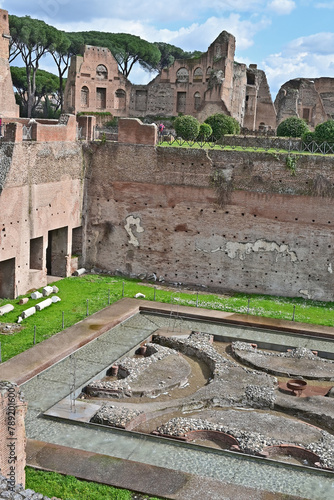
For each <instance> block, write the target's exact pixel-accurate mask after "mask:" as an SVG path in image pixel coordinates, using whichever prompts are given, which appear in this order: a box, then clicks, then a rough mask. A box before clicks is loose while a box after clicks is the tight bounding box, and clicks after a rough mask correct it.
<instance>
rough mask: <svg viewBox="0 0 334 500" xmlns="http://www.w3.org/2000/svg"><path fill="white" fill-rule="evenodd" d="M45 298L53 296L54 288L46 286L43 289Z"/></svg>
mask: <svg viewBox="0 0 334 500" xmlns="http://www.w3.org/2000/svg"><path fill="white" fill-rule="evenodd" d="M42 293H43V297H48V296H49V295H51V293H53V287H52V286H45V287H44V288H43V291H42Z"/></svg>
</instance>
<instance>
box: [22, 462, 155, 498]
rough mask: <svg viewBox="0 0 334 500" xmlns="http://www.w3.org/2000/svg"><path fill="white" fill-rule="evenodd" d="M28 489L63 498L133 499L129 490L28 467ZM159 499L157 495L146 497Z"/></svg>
mask: <svg viewBox="0 0 334 500" xmlns="http://www.w3.org/2000/svg"><path fill="white" fill-rule="evenodd" d="M25 487H26V489H28V488H29V489H32V490H34V491H36V492H38V493H42V495H45V496H48V497H50V498H51V497H53V496H54V497H57V498H61V499H62V500H131V499H132V498H133V495H132V493H131V492H130V491H128V490H123V489H118V488H114V487H113V486H106V485H104V484H98V483H92V482H88V481H81V480H79V479H76V478H75V477H73V476H62V475H61V474H57V473H56V472H44V471H39V470H35V469H33V468H31V467H26V485H25ZM144 498H147V499H148V498H149V499H150V500H158V499H157V498H156V497H153V498H152V497H146V496H145V497H144Z"/></svg>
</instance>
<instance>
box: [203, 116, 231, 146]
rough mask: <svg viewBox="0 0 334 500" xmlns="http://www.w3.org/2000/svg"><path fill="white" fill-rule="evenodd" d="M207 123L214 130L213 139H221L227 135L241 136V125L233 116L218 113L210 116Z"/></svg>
mask: <svg viewBox="0 0 334 500" xmlns="http://www.w3.org/2000/svg"><path fill="white" fill-rule="evenodd" d="M205 123H207V124H208V125H210V127H211V128H212V137H213V138H214V139H216V140H218V139H221V138H222V137H223V136H224V135H226V134H239V133H240V125H239V123H238V122H237V120H236V119H235V118H232V116H227V115H224V114H223V113H216V114H215V115H211V116H209V117H208V118H207V119H206V120H205Z"/></svg>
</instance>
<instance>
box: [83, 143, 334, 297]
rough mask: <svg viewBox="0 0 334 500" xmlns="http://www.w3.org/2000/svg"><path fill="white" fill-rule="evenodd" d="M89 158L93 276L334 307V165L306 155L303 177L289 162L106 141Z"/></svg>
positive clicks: (87, 248) (87, 247) (88, 260)
mask: <svg viewBox="0 0 334 500" xmlns="http://www.w3.org/2000/svg"><path fill="white" fill-rule="evenodd" d="M84 156H85V163H86V168H87V199H86V206H87V217H86V227H85V231H84V234H85V237H84V257H85V265H86V267H87V268H89V266H91V267H93V266H95V267H97V268H100V269H104V270H109V271H111V272H118V271H120V272H122V273H125V274H127V275H130V276H131V275H132V276H140V275H142V276H146V275H148V274H152V273H155V274H156V275H157V277H158V278H159V277H161V278H162V279H164V280H165V281H166V282H173V283H184V284H188V285H190V284H191V285H204V286H206V287H210V288H212V289H215V290H220V291H240V292H249V293H265V294H274V295H285V296H300V297H305V298H307V297H308V298H313V299H321V300H332V289H333V259H334V255H333V227H334V218H331V217H332V214H333V209H334V200H333V185H334V170H333V160H332V159H330V158H324V157H302V156H300V157H299V158H298V161H297V172H296V175H295V176H293V175H292V174H291V171H290V170H289V169H288V168H287V166H286V158H287V155H286V154H285V155H284V154H281V155H272V154H266V153H249V152H236V151H204V150H189V149H187V150H186V149H177V148H171V149H168V148H154V147H150V146H141V145H137V146H134V145H127V144H117V143H106V144H104V145H96V144H90V145H89V146H88V147H87V148H86V150H85V153H84ZM213 178H215V179H216V180H213ZM220 179H222V181H220ZM219 184H221V187H218V185H219ZM324 196H327V197H324ZM218 198H219V199H220V201H221V203H223V204H219V203H218V202H217V199H218ZM224 200H225V205H224ZM226 200H227V202H226Z"/></svg>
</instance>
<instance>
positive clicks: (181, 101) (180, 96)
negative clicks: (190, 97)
mask: <svg viewBox="0 0 334 500" xmlns="http://www.w3.org/2000/svg"><path fill="white" fill-rule="evenodd" d="M186 97H187V92H178V93H177V102H176V111H177V112H178V113H185V111H186Z"/></svg>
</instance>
